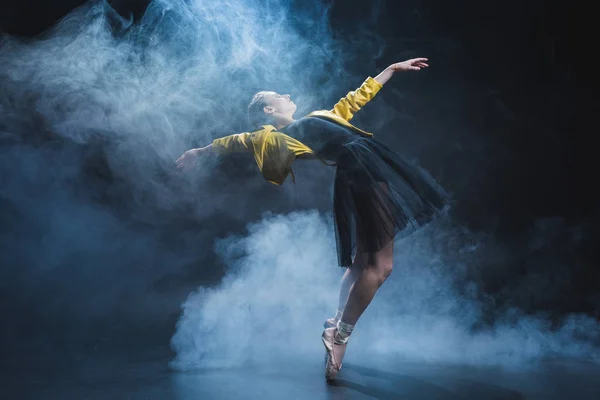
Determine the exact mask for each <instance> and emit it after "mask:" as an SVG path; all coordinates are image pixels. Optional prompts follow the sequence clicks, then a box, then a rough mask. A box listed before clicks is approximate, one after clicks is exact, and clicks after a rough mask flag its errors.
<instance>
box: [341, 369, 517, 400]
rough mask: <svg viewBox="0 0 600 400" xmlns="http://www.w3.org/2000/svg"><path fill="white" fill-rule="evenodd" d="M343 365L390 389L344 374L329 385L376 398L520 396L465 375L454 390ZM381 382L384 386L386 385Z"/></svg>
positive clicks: (511, 398)
mask: <svg viewBox="0 0 600 400" xmlns="http://www.w3.org/2000/svg"><path fill="white" fill-rule="evenodd" d="M344 369H345V370H346V371H351V372H354V373H356V374H359V375H360V376H361V377H362V378H377V379H383V380H386V381H388V382H390V383H391V385H392V390H390V389H389V385H382V384H380V385H379V386H378V385H377V383H376V382H372V383H370V384H368V385H365V384H361V383H357V382H354V381H352V380H350V379H344V378H338V379H336V380H335V381H333V382H331V383H330V386H333V387H344V388H347V389H349V390H351V391H355V392H359V393H362V394H365V395H367V396H371V397H374V398H376V399H423V400H433V399H440V400H441V399H444V400H459V399H460V400H464V399H498V400H519V399H522V398H523V396H522V395H521V394H520V393H518V392H515V391H513V390H510V389H506V388H503V387H500V386H496V385H491V384H486V383H481V382H476V381H472V380H467V379H460V380H457V381H455V382H453V383H454V384H453V385H452V386H453V387H454V388H455V390H449V389H446V388H443V387H440V386H438V385H435V384H433V383H430V382H426V381H423V380H421V379H418V378H415V377H411V376H407V375H401V374H397V373H393V372H387V371H380V370H377V369H373V368H367V367H361V366H358V365H353V364H347V363H344ZM444 380H445V381H447V378H444ZM381 386H386V388H383V387H381ZM330 395H331V396H330V397H331V398H332V399H333V398H337V397H338V396H337V395H338V393H330ZM344 398H347V396H344Z"/></svg>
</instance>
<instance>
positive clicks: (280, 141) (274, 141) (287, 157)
mask: <svg viewBox="0 0 600 400" xmlns="http://www.w3.org/2000/svg"><path fill="white" fill-rule="evenodd" d="M261 147H262V150H263V151H262V152H261V153H259V154H256V153H255V158H256V163H257V164H258V168H259V169H260V171H261V173H262V175H263V177H264V178H265V179H266V180H267V181H269V182H271V183H273V184H276V185H281V184H283V182H284V181H285V179H286V178H287V176H288V174H290V173H291V174H292V180H293V181H294V182H295V178H294V173H293V171H292V163H293V162H294V160H295V159H296V157H297V156H298V155H300V154H304V153H312V149H310V148H309V147H308V146H306V145H305V144H303V143H302V142H300V141H298V140H296V139H294V138H292V137H290V136H288V135H286V134H283V133H281V132H271V133H270V134H269V135H267V136H266V137H265V141H264V144H263V146H261Z"/></svg>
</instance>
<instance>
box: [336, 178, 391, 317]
mask: <svg viewBox="0 0 600 400" xmlns="http://www.w3.org/2000/svg"><path fill="white" fill-rule="evenodd" d="M379 185H380V186H381V188H382V189H383V190H385V191H387V189H388V188H387V185H386V184H384V183H379ZM380 215H385V213H383V212H381V213H380ZM384 224H385V226H382V227H381V228H382V230H381V232H380V234H381V235H382V237H388V236H387V235H388V234H387V233H386V232H393V228H394V227H393V222H392V221H385V222H384ZM357 228H358V229H362V227H361V226H360V225H358V226H357ZM383 228H385V230H383ZM388 238H389V237H388ZM358 249H359V251H361V246H359V248H358ZM393 255H394V240H393V238H389V242H388V243H387V245H386V246H385V247H383V248H382V249H380V250H379V251H377V252H375V253H365V252H362V251H361V252H360V253H357V255H356V258H355V259H354V265H353V267H357V266H359V265H360V267H361V268H360V270H359V271H357V274H356V275H358V279H356V281H355V282H354V284H353V285H352V286H351V288H350V291H349V294H348V301H347V302H346V306H345V308H344V313H343V315H342V322H344V323H347V324H350V325H355V324H356V322H357V321H358V319H359V318H360V316H361V315H362V313H363V312H364V311H365V309H366V308H367V306H368V305H369V304H370V303H371V300H373V297H374V296H375V293H376V292H377V290H378V289H379V287H380V286H381V285H382V284H383V282H385V280H386V279H387V278H388V276H389V275H390V274H391V272H392V266H393ZM357 264H358V265H357Z"/></svg>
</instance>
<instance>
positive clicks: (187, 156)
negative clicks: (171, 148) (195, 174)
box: [175, 147, 204, 171]
mask: <svg viewBox="0 0 600 400" xmlns="http://www.w3.org/2000/svg"><path fill="white" fill-rule="evenodd" d="M202 152H204V148H203V147H201V148H198V149H191V150H188V151H186V152H185V153H183V154H182V155H181V157H179V158H178V159H177V160H176V161H175V164H177V168H179V169H181V170H183V171H186V170H188V169H190V168H191V167H193V166H194V165H195V164H196V162H197V161H198V157H199V156H200V155H201V154H202Z"/></svg>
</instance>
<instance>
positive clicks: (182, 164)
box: [175, 132, 252, 171]
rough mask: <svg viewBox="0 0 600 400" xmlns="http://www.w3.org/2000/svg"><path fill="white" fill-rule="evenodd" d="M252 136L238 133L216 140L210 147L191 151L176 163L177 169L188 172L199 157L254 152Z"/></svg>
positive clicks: (246, 133)
mask: <svg viewBox="0 0 600 400" xmlns="http://www.w3.org/2000/svg"><path fill="white" fill-rule="evenodd" d="M250 135H251V134H250V133H249V132H244V133H236V134H234V135H229V136H225V137H222V138H219V139H215V140H213V142H212V143H211V144H209V145H208V146H205V147H199V148H196V149H190V150H188V151H186V152H185V153H183V154H182V155H181V157H179V158H178V159H177V160H176V161H175V163H176V164H177V168H179V169H182V170H184V171H185V170H187V169H188V168H190V167H192V166H193V165H194V164H196V162H197V161H198V157H200V156H206V155H209V154H223V153H233V152H246V151H252V140H251V139H250Z"/></svg>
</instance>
